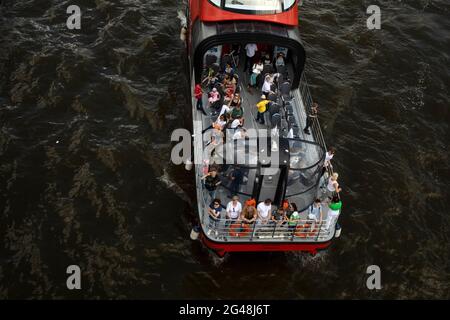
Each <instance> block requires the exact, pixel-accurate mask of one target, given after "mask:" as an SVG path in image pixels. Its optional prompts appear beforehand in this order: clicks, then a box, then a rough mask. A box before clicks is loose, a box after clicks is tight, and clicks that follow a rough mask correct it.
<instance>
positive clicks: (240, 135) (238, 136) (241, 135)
mask: <svg viewBox="0 0 450 320" xmlns="http://www.w3.org/2000/svg"><path fill="white" fill-rule="evenodd" d="M246 137H247V129H245V128H241V129H238V130H236V132H235V133H234V134H233V140H242V139H245V138H246Z"/></svg>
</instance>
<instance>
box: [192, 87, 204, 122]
mask: <svg viewBox="0 0 450 320" xmlns="http://www.w3.org/2000/svg"><path fill="white" fill-rule="evenodd" d="M194 97H195V99H197V105H196V107H197V110H200V111H201V112H202V113H203V114H204V115H205V116H206V112H205V110H204V109H203V90H202V87H201V86H200V84H196V85H195V88H194Z"/></svg>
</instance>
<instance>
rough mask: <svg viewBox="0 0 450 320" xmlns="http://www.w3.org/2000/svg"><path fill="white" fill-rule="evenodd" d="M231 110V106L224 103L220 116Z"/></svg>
mask: <svg viewBox="0 0 450 320" xmlns="http://www.w3.org/2000/svg"><path fill="white" fill-rule="evenodd" d="M230 110H231V108H230V107H229V106H228V105H227V104H224V105H222V108H221V109H220V112H219V117H220V116H221V115H223V114H225V115H226V114H227V113H228V112H230Z"/></svg>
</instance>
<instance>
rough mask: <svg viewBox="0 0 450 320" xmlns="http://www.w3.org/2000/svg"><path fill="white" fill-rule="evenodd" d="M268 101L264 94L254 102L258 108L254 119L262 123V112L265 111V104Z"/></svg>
mask: <svg viewBox="0 0 450 320" xmlns="http://www.w3.org/2000/svg"><path fill="white" fill-rule="evenodd" d="M269 102H270V101H269V100H267V99H266V96H265V95H262V96H261V100H260V101H259V102H258V103H257V104H256V107H257V108H258V113H257V115H256V121H258V122H259V123H260V124H264V123H265V121H264V112H266V111H267V104H268V103H269Z"/></svg>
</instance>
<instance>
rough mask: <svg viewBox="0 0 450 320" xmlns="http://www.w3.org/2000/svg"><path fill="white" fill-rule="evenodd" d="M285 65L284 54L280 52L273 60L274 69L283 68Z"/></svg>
mask: <svg viewBox="0 0 450 320" xmlns="http://www.w3.org/2000/svg"><path fill="white" fill-rule="evenodd" d="M285 65H286V61H285V59H284V53H283V52H280V53H278V54H277V59H276V60H275V67H276V68H277V70H278V67H284V66H285Z"/></svg>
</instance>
